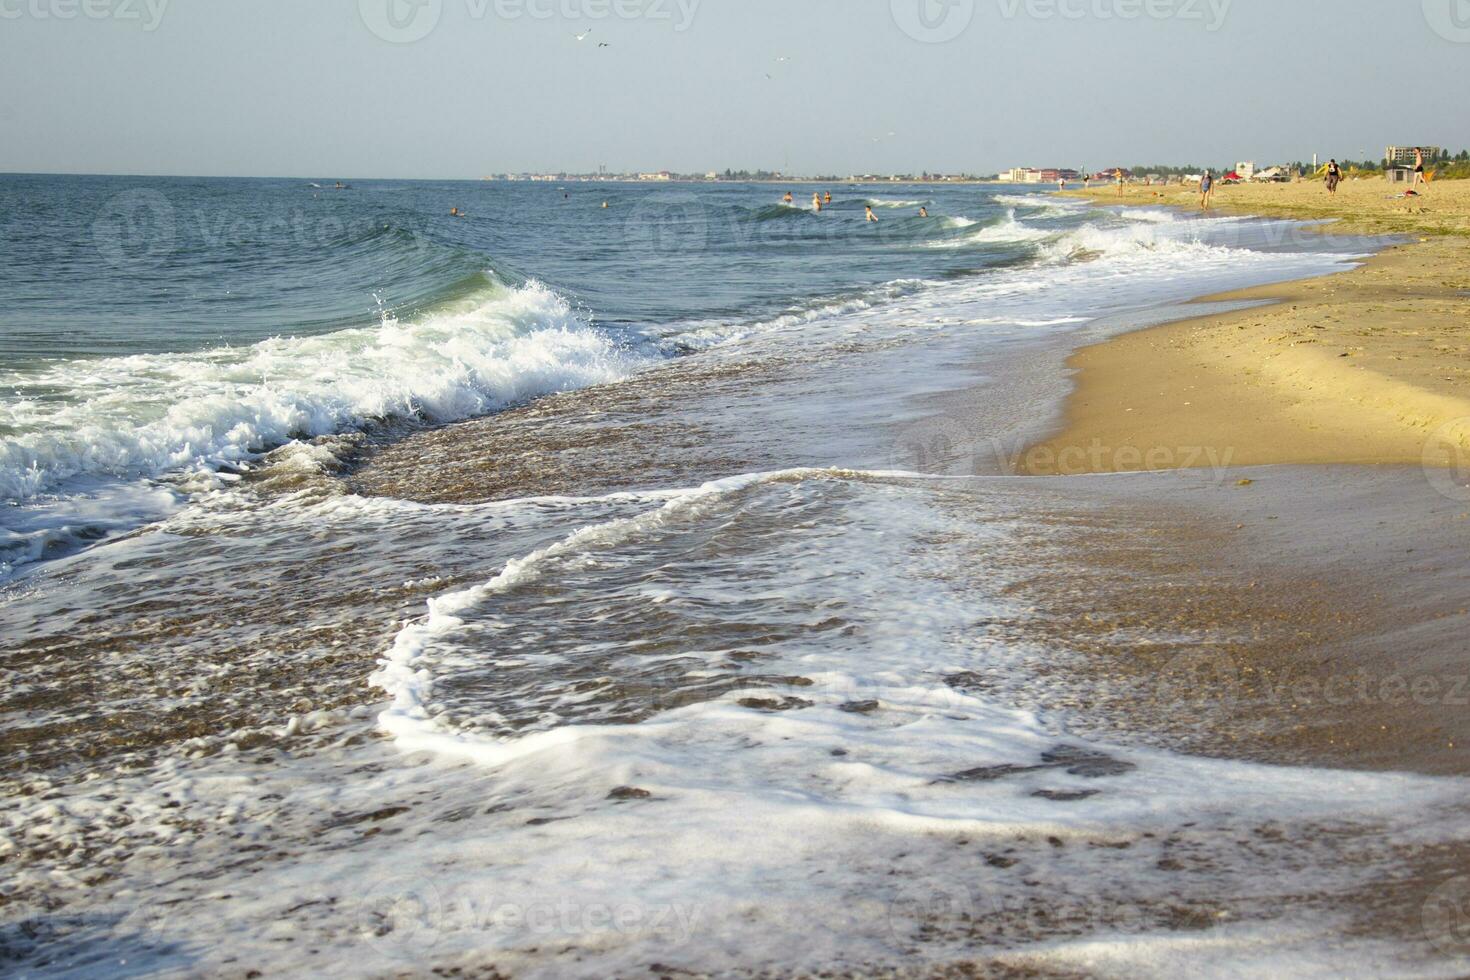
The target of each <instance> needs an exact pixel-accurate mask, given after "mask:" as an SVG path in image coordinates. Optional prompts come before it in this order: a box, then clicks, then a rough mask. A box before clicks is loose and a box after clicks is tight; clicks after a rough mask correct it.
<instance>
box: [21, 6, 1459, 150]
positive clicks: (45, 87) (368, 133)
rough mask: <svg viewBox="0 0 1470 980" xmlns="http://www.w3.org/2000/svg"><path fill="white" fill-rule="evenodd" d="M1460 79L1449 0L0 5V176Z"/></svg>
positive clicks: (1033, 136)
mask: <svg viewBox="0 0 1470 980" xmlns="http://www.w3.org/2000/svg"><path fill="white" fill-rule="evenodd" d="M681 3H682V6H681ZM150 4H151V6H150ZM691 7H692V9H691ZM68 15H69V16H68ZM390 15H391V16H390ZM588 27H590V28H592V34H591V35H590V36H589V37H588V38H587V39H586V40H584V41H581V42H579V41H577V40H575V39H574V38H573V37H572V35H573V33H575V32H579V31H581V30H584V29H586V28H588ZM961 28H962V29H961ZM425 31H427V33H426V34H425V35H424V36H423V37H421V38H418V39H417V40H411V39H412V38H414V37H415V36H416V35H418V34H421V33H424V32H425ZM952 34H953V35H955V36H953V37H952V38H950V37H949V35H952ZM380 35H381V36H380ZM911 35H915V36H917V39H916V37H915V36H911ZM385 37H387V38H390V39H391V40H385V39H384V38H385ZM944 38H949V39H948V40H944ZM394 41H405V42H407V43H394ZM598 42H604V43H608V44H610V45H611V46H610V47H607V48H598V47H596V44H597V43H598ZM779 57H787V58H789V59H791V60H789V61H787V62H784V63H780V62H777V60H776V59H777V58H779ZM768 73H769V74H770V75H771V76H772V77H771V78H766V77H765V76H766V75H767V74H768ZM1467 81H1470V0H1423V2H1422V4H1421V0H0V83H3V85H4V92H5V98H4V100H3V101H0V133H3V134H4V138H3V139H0V171H69V172H106V173H171V174H250V175H282V176H285V175H291V176H338V175H340V176H344V177H368V176H410V177H473V176H479V175H482V174H486V173H491V172H498V171H503V170H523V169H563V168H565V169H571V170H591V169H595V168H596V166H597V165H598V164H606V165H607V166H608V167H609V168H611V169H615V170H620V169H662V168H670V169H676V170H698V171H703V170H706V169H715V168H720V169H723V168H725V167H727V166H728V167H735V168H741V167H748V168H756V167H768V168H784V167H787V166H788V165H789V167H790V168H791V169H792V170H793V171H799V172H806V173H812V172H828V171H836V172H840V173H848V172H851V171H884V172H887V171H895V170H913V171H919V170H923V169H926V168H927V169H931V170H945V171H959V170H968V171H990V172H994V171H995V170H997V169H1000V168H1003V167H1009V166H1012V165H1014V164H1029V165H1035V166H1048V165H1061V166H1078V165H1087V166H1091V167H1102V166H1106V165H1111V164H1114V163H1121V164H1132V163H1141V162H1178V163H1184V162H1198V163H1203V164H1215V163H1219V162H1223V161H1233V160H1235V159H1256V160H1258V161H1270V160H1276V159H1278V158H1286V159H1296V158H1303V159H1305V158H1309V157H1310V156H1311V154H1312V153H1313V152H1314V151H1315V152H1318V153H1321V154H1323V156H1324V158H1325V157H1326V156H1327V155H1336V156H1351V157H1357V156H1359V155H1362V154H1365V153H1366V154H1367V155H1370V156H1377V155H1379V154H1380V153H1381V152H1382V149H1383V146H1384V144H1386V143H1391V142H1392V143H1399V142H1429V143H1440V144H1445V145H1450V146H1453V147H1454V148H1455V149H1459V148H1461V147H1463V146H1466V145H1470V106H1467V101H1466V92H1467V87H1466V86H1467ZM889 133H893V134H895V135H893V136H891V137H890V136H888V134H889ZM875 138H876V141H875Z"/></svg>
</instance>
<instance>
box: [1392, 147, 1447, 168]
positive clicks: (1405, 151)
mask: <svg viewBox="0 0 1470 980" xmlns="http://www.w3.org/2000/svg"><path fill="white" fill-rule="evenodd" d="M1423 149H1424V159H1426V160H1437V159H1439V154H1440V149H1439V147H1437V146H1426V147H1424V148H1423ZM1383 160H1384V162H1385V163H1388V164H1408V165H1409V166H1411V167H1412V166H1413V165H1414V148H1413V147H1412V146H1390V147H1389V148H1388V149H1386V150H1384V151H1383Z"/></svg>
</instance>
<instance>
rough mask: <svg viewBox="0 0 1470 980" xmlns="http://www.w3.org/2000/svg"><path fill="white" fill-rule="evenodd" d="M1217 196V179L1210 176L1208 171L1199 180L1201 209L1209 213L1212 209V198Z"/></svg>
mask: <svg viewBox="0 0 1470 980" xmlns="http://www.w3.org/2000/svg"><path fill="white" fill-rule="evenodd" d="M1214 195H1215V178H1214V177H1212V176H1210V172H1209V171H1208V170H1206V171H1205V175H1204V176H1203V177H1201V178H1200V179H1199V209H1200V210H1201V211H1208V210H1209V209H1210V198H1212V197H1214Z"/></svg>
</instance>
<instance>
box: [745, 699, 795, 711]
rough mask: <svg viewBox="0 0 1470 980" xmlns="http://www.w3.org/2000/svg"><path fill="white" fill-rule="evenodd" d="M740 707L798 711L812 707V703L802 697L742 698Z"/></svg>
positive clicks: (757, 709)
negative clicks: (778, 698)
mask: <svg viewBox="0 0 1470 980" xmlns="http://www.w3.org/2000/svg"><path fill="white" fill-rule="evenodd" d="M739 703H740V707H742V708H751V709H752V710H755V711H796V710H799V709H801V708H810V707H811V706H812V703H811V702H810V701H807V700H804V699H802V698H781V699H780V700H779V701H778V700H777V699H775V698H741V699H740V702H739Z"/></svg>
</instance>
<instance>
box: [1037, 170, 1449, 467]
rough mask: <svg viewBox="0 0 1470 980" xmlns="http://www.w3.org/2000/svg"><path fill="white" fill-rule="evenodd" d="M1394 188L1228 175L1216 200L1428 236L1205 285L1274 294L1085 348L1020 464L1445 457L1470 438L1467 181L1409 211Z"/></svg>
mask: <svg viewBox="0 0 1470 980" xmlns="http://www.w3.org/2000/svg"><path fill="white" fill-rule="evenodd" d="M1127 190H1128V191H1129V194H1128V195H1127V196H1126V197H1125V198H1124V200H1125V201H1131V202H1133V203H1147V202H1155V201H1157V202H1159V203H1169V204H1178V203H1181V202H1182V201H1184V200H1187V199H1189V196H1188V195H1187V194H1186V193H1185V192H1182V191H1180V190H1178V189H1175V190H1171V191H1167V192H1165V194H1166V196H1164V197H1155V196H1154V195H1155V194H1156V193H1158V192H1157V191H1155V190H1153V189H1149V188H1128V189H1127ZM1388 192H1389V191H1388V186H1387V185H1386V184H1384V183H1383V182H1382V181H1381V180H1373V181H1360V182H1357V183H1353V182H1349V184H1347V185H1346V187H1345V189H1344V190H1343V191H1342V192H1340V193H1339V195H1338V197H1337V198H1336V199H1334V200H1332V201H1330V202H1329V203H1326V204H1324V203H1322V202H1323V200H1324V199H1326V198H1327V194H1326V191H1325V190H1324V189H1323V188H1322V185H1321V184H1320V183H1304V184H1293V185H1269V186H1266V187H1263V188H1257V187H1230V188H1225V189H1224V191H1223V192H1222V196H1221V197H1220V198H1219V199H1218V200H1219V201H1221V202H1222V203H1224V204H1227V205H1229V206H1231V207H1234V208H1240V209H1249V210H1260V211H1267V212H1270V213H1285V212H1289V211H1295V212H1298V213H1301V214H1303V215H1305V216H1311V217H1328V216H1330V215H1332V214H1335V213H1338V212H1342V211H1346V210H1349V209H1353V210H1355V212H1356V213H1357V218H1356V221H1355V225H1354V227H1355V228H1356V229H1357V232H1356V233H1367V232H1381V231H1394V232H1396V233H1405V232H1411V231H1413V230H1414V227H1413V226H1415V225H1417V226H1419V230H1420V231H1422V232H1423V234H1421V235H1417V236H1416V237H1419V238H1420V239H1421V240H1420V241H1417V242H1413V243H1411V244H1407V245H1402V246H1397V247H1394V248H1392V249H1390V250H1388V251H1387V252H1384V253H1382V254H1380V255H1378V256H1377V257H1375V258H1373V259H1372V260H1370V261H1369V262H1368V263H1367V264H1366V265H1364V266H1362V267H1361V268H1355V269H1353V270H1352V271H1350V272H1345V273H1342V274H1339V275H1334V276H1328V277H1324V278H1321V279H1312V280H1303V281H1300V282H1293V283H1286V284H1283V285H1279V286H1269V287H1264V288H1260V289H1249V290H1242V291H1239V292H1235V293H1228V294H1224V295H1220V296H1212V297H1205V299H1207V300H1212V301H1220V300H1225V301H1254V302H1257V303H1260V302H1267V303H1271V304H1273V305H1269V306H1258V307H1256V308H1252V309H1246V310H1241V311H1238V312H1234V313H1228V314H1223V315H1213V316H1208V317H1202V318H1199V319H1194V320H1186V321H1183V322H1180V323H1172V324H1167V325H1165V326H1161V327H1155V328H1153V329H1149V330H1143V331H1139V332H1137V333H1132V334H1125V335H1123V336H1120V337H1117V338H1114V339H1112V340H1109V341H1106V342H1105V343H1102V344H1099V345H1096V346H1093V347H1089V348H1085V349H1083V350H1081V351H1079V352H1078V353H1077V354H1076V355H1074V356H1073V358H1072V359H1071V361H1070V364H1071V366H1072V367H1073V368H1074V369H1075V370H1076V372H1077V375H1076V378H1075V382H1076V389H1075V392H1074V393H1073V395H1072V397H1071V398H1070V399H1069V400H1068V404H1067V408H1066V415H1065V424H1064V426H1063V428H1062V431H1061V432H1060V433H1058V434H1056V435H1054V436H1052V437H1051V438H1048V439H1046V440H1044V441H1043V442H1041V443H1040V444H1038V445H1036V446H1033V447H1031V449H1030V450H1028V452H1027V453H1026V454H1024V456H1023V457H1022V458H1021V460H1020V461H1019V463H1018V468H1019V469H1020V470H1021V471H1022V472H1025V473H1030V474H1035V475H1043V474H1057V473H1064V474H1066V473H1081V472H1116V471H1131V470H1151V469H1171V468H1178V467H1189V466H1212V465H1256V464H1266V463H1332V462H1339V463H1413V464H1419V463H1421V462H1430V463H1432V464H1435V465H1445V464H1446V463H1448V462H1450V461H1451V460H1452V458H1453V454H1454V453H1455V452H1459V451H1463V450H1464V449H1466V448H1470V181H1459V182H1454V183H1443V184H1438V185H1434V186H1433V187H1432V188H1431V190H1430V192H1429V193H1430V194H1431V195H1432V198H1431V199H1430V201H1429V203H1424V202H1415V203H1414V204H1413V207H1414V208H1415V209H1416V210H1415V211H1412V212H1409V211H1405V210H1404V206H1403V204H1402V202H1394V201H1389V200H1387V199H1386V197H1385V195H1386V194H1387V193H1388ZM1094 196H1097V197H1099V198H1100V199H1101V200H1104V201H1107V200H1109V199H1113V198H1112V194H1111V193H1107V194H1098V195H1094ZM1421 208H1428V209H1429V210H1418V209H1421ZM1438 232H1448V233H1447V234H1438ZM1324 233H1325V234H1343V233H1346V232H1342V231H1339V230H1338V226H1336V225H1333V226H1328V227H1327V228H1326V229H1325V230H1324ZM1426 454H1427V458H1426Z"/></svg>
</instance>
